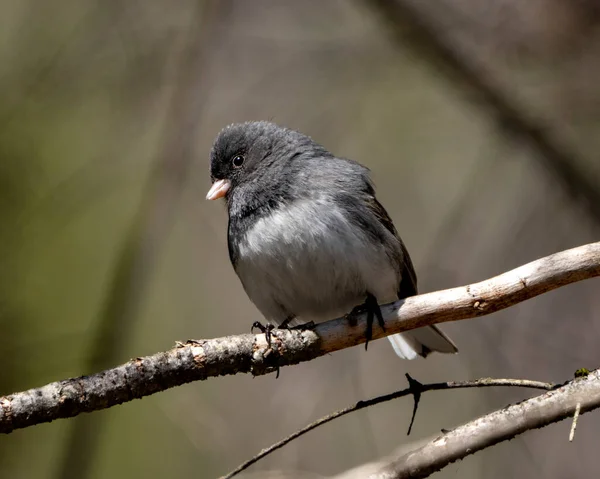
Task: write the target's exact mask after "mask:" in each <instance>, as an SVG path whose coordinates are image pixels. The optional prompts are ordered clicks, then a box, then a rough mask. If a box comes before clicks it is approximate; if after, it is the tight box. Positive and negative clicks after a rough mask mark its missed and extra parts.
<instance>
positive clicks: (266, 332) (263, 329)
mask: <svg viewBox="0 0 600 479" xmlns="http://www.w3.org/2000/svg"><path fill="white" fill-rule="evenodd" d="M254 329H258V330H259V331H260V332H261V333H263V334H264V335H265V339H266V341H267V346H268V347H271V331H273V329H275V326H273V325H272V324H271V323H267V324H266V325H263V324H262V323H261V322H260V321H254V323H252V327H251V328H250V332H251V333H254Z"/></svg>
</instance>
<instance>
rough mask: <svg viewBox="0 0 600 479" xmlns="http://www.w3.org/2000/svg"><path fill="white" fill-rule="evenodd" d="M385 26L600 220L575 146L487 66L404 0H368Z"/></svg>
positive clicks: (594, 190) (597, 193)
mask: <svg viewBox="0 0 600 479" xmlns="http://www.w3.org/2000/svg"><path fill="white" fill-rule="evenodd" d="M366 3H367V4H368V5H369V6H371V7H373V9H374V11H375V12H376V13H377V14H378V15H379V16H380V18H381V21H382V23H384V24H386V25H387V26H388V27H389V30H390V33H391V36H392V37H393V40H394V41H395V42H396V43H397V44H399V45H401V46H407V47H409V48H411V49H412V50H413V51H414V52H415V53H417V55H418V56H419V58H424V59H425V60H426V61H428V62H429V63H430V64H431V65H433V66H435V67H436V68H437V70H436V72H439V73H442V74H444V75H446V77H447V78H448V79H450V80H451V81H452V82H453V83H454V84H455V85H457V86H458V87H462V89H463V93H465V94H466V96H468V99H469V100H473V101H474V103H476V104H478V106H481V107H482V108H483V109H485V110H486V112H487V113H489V114H490V117H491V119H492V120H494V121H495V122H496V124H497V125H498V126H499V127H500V129H501V130H502V131H506V132H509V133H511V134H513V135H514V136H515V137H516V138H518V139H520V140H522V141H523V142H524V144H526V145H527V146H529V147H530V148H531V149H532V150H533V151H534V152H536V153H537V154H538V155H537V158H538V159H539V160H540V161H541V162H542V163H543V165H544V166H546V167H549V170H550V171H551V172H552V173H553V174H554V177H555V178H556V180H557V181H558V182H559V183H560V184H561V185H562V186H563V188H564V189H565V191H566V192H567V193H568V194H569V195H570V196H571V197H572V198H575V199H576V200H579V201H580V203H581V204H583V205H584V206H585V207H586V208H587V211H588V212H589V213H590V215H591V216H592V217H594V218H595V219H596V220H598V219H600V190H599V188H598V185H597V184H596V182H595V181H594V179H593V177H592V176H591V175H588V174H586V173H585V172H584V171H581V168H580V167H579V166H578V165H582V164H584V163H583V161H582V160H581V159H580V158H579V157H578V155H576V152H575V151H572V149H570V148H568V147H567V146H566V145H565V144H564V143H563V142H562V141H559V139H558V138H555V137H553V135H552V134H551V125H548V124H545V123H544V122H542V121H541V120H540V119H539V118H535V119H534V118H533V116H532V115H530V114H528V113H527V112H526V111H525V110H524V109H523V108H521V107H520V106H519V105H518V104H517V103H516V102H515V101H514V100H513V99H511V98H510V95H508V94H507V92H506V91H505V90H506V89H505V88H503V87H502V86H501V85H499V83H498V81H497V80H496V79H495V78H494V75H493V74H492V73H491V72H490V71H489V69H488V68H484V66H483V65H481V64H480V62H479V63H478V62H476V61H475V60H474V59H473V58H468V57H467V56H466V55H465V54H463V53H462V52H461V51H460V50H459V49H458V48H456V47H454V46H452V42H451V41H450V40H449V39H448V38H445V35H444V34H443V33H442V32H441V31H440V29H439V28H437V27H436V25H433V22H431V21H430V20H429V19H428V18H426V16H425V15H424V14H422V13H421V12H420V9H419V8H417V7H416V6H415V4H417V3H418V2H413V1H407V0H368V1H367V2H366Z"/></svg>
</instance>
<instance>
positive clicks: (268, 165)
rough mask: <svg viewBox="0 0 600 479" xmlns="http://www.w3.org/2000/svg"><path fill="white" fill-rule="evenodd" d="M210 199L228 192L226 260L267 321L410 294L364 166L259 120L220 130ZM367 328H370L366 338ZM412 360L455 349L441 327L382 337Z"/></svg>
mask: <svg viewBox="0 0 600 479" xmlns="http://www.w3.org/2000/svg"><path fill="white" fill-rule="evenodd" d="M210 176H211V179H212V182H213V184H212V187H211V188H210V191H209V192H208V195H207V196H206V197H207V199H209V200H215V199H217V198H221V197H225V199H226V201H227V209H228V212H229V231H228V245H229V257H230V259H231V263H232V264H233V267H234V269H235V272H236V273H237V275H238V276H239V278H240V280H241V282H242V285H243V286H244V289H245V290H246V293H247V294H248V296H249V297H250V299H251V300H252V302H253V303H254V304H255V305H256V307H257V308H258V309H259V310H260V312H261V313H262V314H263V315H264V317H265V318H266V320H267V321H268V322H269V323H271V324H272V323H274V324H276V325H279V326H295V325H300V324H303V323H308V322H311V321H312V322H315V323H316V322H322V321H326V320H329V319H334V318H338V317H341V316H344V315H346V314H348V313H351V312H352V311H356V310H357V309H356V308H357V307H359V308H361V307H362V308H364V309H366V311H367V313H368V316H367V318H368V323H369V328H370V327H371V325H372V323H373V318H374V317H376V318H377V319H378V321H379V323H380V325H381V326H383V320H382V318H381V312H380V310H379V306H378V304H382V303H387V302H391V301H395V300H397V299H401V298H406V297H408V296H412V295H415V294H417V278H416V275H415V271H414V269H413V265H412V261H411V259H410V256H409V255H408V252H407V251H406V248H405V246H404V244H403V243H402V240H401V239H400V237H399V236H398V233H397V232H396V229H395V228H394V225H393V223H392V220H391V219H390V217H389V216H388V214H387V212H386V211H385V209H384V208H383V206H381V204H380V203H379V202H378V201H377V199H376V198H375V191H374V188H373V183H372V182H371V179H370V178H369V170H368V169H367V168H365V167H364V166H362V165H360V164H358V163H356V162H354V161H351V160H347V159H343V158H337V157H335V156H333V155H332V154H331V153H329V152H328V151H327V150H326V149H325V148H323V147H322V146H320V145H318V144H317V143H315V142H314V141H313V140H312V139H311V138H309V137H307V136H305V135H303V134H301V133H299V132H297V131H294V130H290V129H288V128H283V127H280V126H277V125H275V124H273V123H269V122H265V121H257V122H248V123H240V124H233V125H230V126H228V127H226V128H225V129H223V130H222V131H221V132H220V133H219V135H218V137H217V139H216V140H215V143H214V145H213V148H212V151H211V154H210ZM370 335H371V329H368V330H367V340H368V339H370ZM389 339H390V341H391V343H392V346H393V347H394V350H395V351H396V354H398V356H400V357H401V358H405V359H414V358H416V357H417V356H418V355H420V356H423V357H425V356H427V355H428V354H429V353H430V352H432V351H439V352H442V353H456V352H457V351H458V350H457V348H456V346H455V345H454V343H453V342H452V341H451V340H450V339H449V338H448V337H447V336H446V335H445V334H444V333H443V332H441V331H440V330H439V329H438V328H436V327H427V328H421V329H416V330H412V331H409V332H405V333H401V334H396V335H393V336H390V337H389Z"/></svg>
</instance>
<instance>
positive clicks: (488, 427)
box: [338, 369, 600, 479]
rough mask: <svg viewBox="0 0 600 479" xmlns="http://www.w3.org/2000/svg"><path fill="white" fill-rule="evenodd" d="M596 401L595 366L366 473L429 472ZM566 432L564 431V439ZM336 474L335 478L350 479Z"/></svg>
mask: <svg viewBox="0 0 600 479" xmlns="http://www.w3.org/2000/svg"><path fill="white" fill-rule="evenodd" d="M599 407H600V370H598V369H597V370H595V371H592V372H591V373H589V374H588V375H587V376H586V377H582V378H577V379H574V380H572V381H569V382H568V383H566V384H565V385H563V386H561V387H560V388H557V389H554V390H552V391H549V392H547V393H545V394H542V395H541V396H536V397H533V398H531V399H527V400H526V401H522V402H519V403H517V404H512V405H511V406H508V407H505V408H502V409H500V410H498V411H495V412H493V413H490V414H486V415H485V416H481V417H480V418H478V419H475V420H474V421H470V422H468V423H467V424H464V425H462V426H459V427H457V428H456V429H453V430H452V431H449V432H445V433H443V434H442V435H440V436H439V437H437V438H435V439H433V440H432V441H429V442H427V443H426V444H425V445H423V446H421V447H417V448H416V449H414V450H412V451H410V452H408V453H402V454H401V455H400V457H397V458H395V459H394V460H392V461H391V462H389V463H388V464H387V465H385V466H383V467H382V468H381V469H380V470H379V472H377V473H375V474H372V475H370V476H369V477H370V479H404V478H411V479H415V478H422V477H428V476H429V475H431V474H433V473H434V472H436V471H439V470H440V469H442V468H444V467H445V466H447V465H449V464H451V463H453V462H455V461H457V460H459V459H463V458H465V457H466V456H469V455H471V454H474V453H476V452H478V451H481V450H482V449H485V448H487V447H490V446H493V445H494V444H498V443H499V442H502V441H507V440H510V439H512V438H514V437H515V436H518V435H519V434H522V433H524V432H525V431H528V430H530V429H538V428H541V427H545V426H548V425H550V424H552V423H555V422H558V421H562V420H563V419H567V418H572V417H573V416H574V415H575V412H576V411H577V410H579V414H583V413H586V412H589V411H592V410H594V409H597V408H599ZM567 440H568V438H567V437H566V436H565V441H567ZM352 477H353V476H352V475H349V477H347V478H346V477H345V476H344V475H341V476H339V477H338V479H351V478H352Z"/></svg>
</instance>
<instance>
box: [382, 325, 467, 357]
mask: <svg viewBox="0 0 600 479" xmlns="http://www.w3.org/2000/svg"><path fill="white" fill-rule="evenodd" d="M388 339H389V340H390V343H392V347H393V348H394V351H395V353H396V354H397V355H398V356H399V357H401V358H402V359H415V358H417V357H418V356H422V357H424V358H426V357H427V356H428V355H429V354H430V353H432V352H434V351H437V352H440V353H446V354H454V353H457V352H458V348H457V347H456V345H455V344H454V342H453V341H452V340H451V339H450V338H449V337H448V336H446V334H444V333H443V332H442V331H441V330H440V329H438V328H437V327H435V326H428V327H426V328H419V329H415V330H412V331H407V332H405V333H398V334H393V335H392V336H388Z"/></svg>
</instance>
